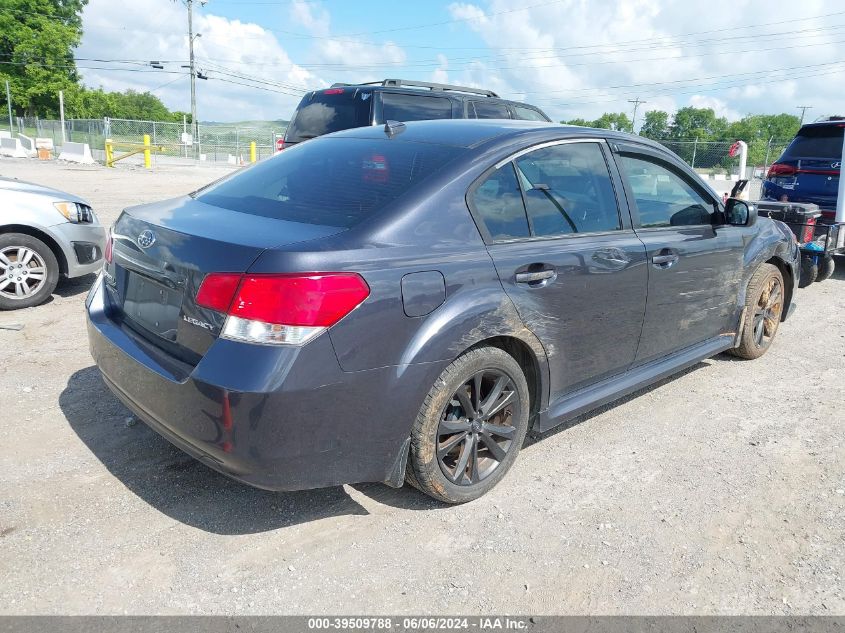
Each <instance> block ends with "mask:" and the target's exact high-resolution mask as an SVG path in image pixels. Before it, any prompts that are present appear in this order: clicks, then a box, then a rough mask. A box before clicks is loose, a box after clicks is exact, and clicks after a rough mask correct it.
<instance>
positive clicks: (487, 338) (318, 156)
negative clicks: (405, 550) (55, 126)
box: [86, 120, 799, 503]
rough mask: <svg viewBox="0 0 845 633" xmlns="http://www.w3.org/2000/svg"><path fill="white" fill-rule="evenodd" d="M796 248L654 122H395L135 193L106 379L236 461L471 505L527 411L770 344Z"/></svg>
mask: <svg viewBox="0 0 845 633" xmlns="http://www.w3.org/2000/svg"><path fill="white" fill-rule="evenodd" d="M798 257H799V255H798V249H797V245H796V244H795V242H794V240H793V238H792V233H791V232H790V231H789V229H788V228H787V227H786V226H785V225H783V224H781V223H779V222H777V221H773V220H770V219H767V218H758V217H757V214H756V212H755V210H754V208H753V207H752V206H751V205H749V204H747V203H745V202H742V201H739V200H729V201H728V203H727V204H726V205H723V204H722V202H721V201H720V200H719V198H718V197H717V196H715V195H714V194H713V192H712V191H711V190H710V189H709V188H708V187H707V186H706V185H705V184H703V183H702V182H701V181H700V180H699V179H698V177H697V176H696V174H695V173H694V172H693V171H692V170H690V169H689V168H688V167H687V166H686V165H685V164H684V163H683V162H682V161H681V160H680V159H678V158H677V157H676V156H675V155H674V154H672V153H671V152H669V151H667V150H666V149H664V148H663V147H661V146H659V145H657V144H655V143H652V142H650V141H648V140H645V139H642V138H640V137H636V136H630V135H627V134H622V133H616V132H610V131H608V130H593V129H587V128H578V127H565V126H559V125H553V124H543V123H533V122H518V121H495V120H487V121H466V120H450V121H421V122H409V123H407V124H406V125H403V124H401V123H397V122H393V121H390V122H388V123H387V124H386V125H385V126H383V127H368V128H359V129H354V130H347V131H344V132H339V133H337V134H331V135H327V136H324V137H320V138H318V139H315V140H313V141H310V142H308V143H303V144H301V145H297V146H295V147H293V148H291V149H289V150H285V151H284V152H282V153H280V154H278V155H277V156H274V157H273V158H271V159H268V160H265V161H262V162H260V163H258V164H256V165H255V166H253V167H250V168H248V169H246V170H244V171H242V172H238V173H236V174H234V175H232V176H230V177H228V178H226V179H224V180H221V181H218V182H216V183H214V184H212V185H210V186H208V187H206V188H204V189H201V190H199V191H197V192H195V193H193V194H191V195H188V196H184V197H181V198H176V199H174V200H169V201H165V202H160V203H156V204H147V205H143V206H138V207H133V208H130V209H126V210H125V211H124V212H123V213H122V214H121V216H120V218H119V219H118V221H117V223H116V224H115V226H114V228H113V232H112V235H111V238H110V241H109V243H108V246H107V250H106V263H105V265H104V270H103V273H102V275H101V278H100V280H99V281H98V283H96V284H95V286H94V288H93V289H92V291H91V293H90V295H89V297H88V299H87V303H86V305H87V314H88V332H89V337H90V346H91V352H92V354H93V357H94V359H95V360H96V363H97V365H98V366H99V368H100V370H101V371H102V375H103V378H104V380H105V382H106V384H107V385H108V386H109V387H110V388H111V390H112V391H113V392H114V393H115V394H116V395H117V396H118V397H119V398H120V399H121V400H122V401H123V402H124V403H125V404H126V405H127V406H128V407H129V408H130V409H131V410H132V411H133V412H134V413H135V414H137V415H138V417H140V418H141V419H142V420H143V421H145V422H146V423H147V424H148V425H149V426H150V427H152V428H153V429H155V430H156V431H157V432H159V433H160V434H161V435H163V436H164V437H165V438H167V439H168V440H170V441H171V442H172V443H174V444H175V445H176V446H178V447H180V448H181V449H183V450H184V451H185V452H186V453H189V454H190V455H192V456H194V457H195V458H197V459H199V460H200V461H202V462H204V463H205V464H207V465H209V466H211V467H212V468H214V469H216V470H219V471H220V472H222V473H225V474H227V475H229V476H231V477H234V478H236V479H239V480H241V481H243V482H246V483H248V484H251V485H253V486H257V487H260V488H266V489H271V490H293V489H304V488H313V487H321V486H331V485H338V484H344V483H355V482H368V481H375V482H386V483H388V484H389V485H392V486H396V487H398V486H401V485H402V484H403V482H404V481H408V482H410V483H411V484H412V485H414V486H416V487H417V488H419V489H420V490H422V491H424V492H425V493H428V494H429V495H431V496H433V497H435V498H437V499H440V500H442V501H445V502H450V503H460V502H465V501H470V500H472V499H475V498H477V497H479V496H480V495H482V494H484V493H485V492H487V491H488V490H490V489H491V488H492V487H493V486H495V485H496V484H497V483H498V482H499V481H500V480H501V479H502V477H503V476H504V475H505V473H506V472H507V471H508V469H509V468H510V466H511V465H512V464H513V462H514V460H515V458H516V456H517V453H518V452H519V450H520V447H521V446H522V444H523V441H524V439H525V436H526V433H527V432H528V431H529V430H533V431H534V432H543V431H546V430H548V429H551V428H552V427H554V426H556V425H559V424H561V423H562V422H564V421H566V420H568V419H571V418H573V417H574V416H577V415H579V414H581V413H582V412H584V411H587V410H589V409H592V408H594V407H596V406H599V405H601V404H603V403H606V402H609V401H612V400H614V399H616V398H619V397H620V396H623V395H625V394H628V393H630V392H632V391H634V390H636V389H639V388H641V387H643V386H645V385H648V384H650V383H653V382H655V381H657V380H659V379H661V378H664V377H666V376H668V375H670V374H673V373H675V372H678V371H679V370H681V369H683V368H685V367H687V366H690V365H692V364H695V363H697V362H699V361H700V360H702V359H705V358H707V357H709V356H713V355H715V354H718V353H720V352H724V351H730V352H732V353H734V354H736V355H738V356H740V357H743V358H756V357H758V356H760V355H762V354H763V353H764V352H765V351H766V350H767V349H768V348H769V347H770V346H771V344H772V341H773V339H774V337H775V334H776V333H777V330H778V325H779V324H780V322H781V321H782V320H783V319H785V318H786V316H787V315H788V314H789V312H790V307H791V306H792V295H793V289H794V287H795V284H796V280H797V275H798Z"/></svg>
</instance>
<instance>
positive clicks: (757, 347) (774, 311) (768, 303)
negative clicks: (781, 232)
mask: <svg viewBox="0 0 845 633" xmlns="http://www.w3.org/2000/svg"><path fill="white" fill-rule="evenodd" d="M784 298H785V294H784V286H783V275H781V273H780V271H779V270H778V269H777V267H776V266H773V265H772V264H762V265H761V266H760V268H758V269H757V270H756V271H755V272H754V274H753V275H752V276H751V281H749V282H748V294H747V296H746V299H745V307H746V311H745V323H744V324H743V327H742V332H741V333H740V341H739V342H740V344H739V347H737V348H735V349H733V350H731V353H733V354H734V356H739V357H740V358H748V359H753V358H759V357H760V356H762V355H763V354H765V353H766V350H767V349H769V346H770V345H771V344H772V340H774V338H775V334H776V333H777V331H778V326H779V325H780V320H781V315H782V314H783V302H784Z"/></svg>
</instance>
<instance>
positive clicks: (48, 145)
mask: <svg viewBox="0 0 845 633" xmlns="http://www.w3.org/2000/svg"><path fill="white" fill-rule="evenodd" d="M35 148H36V149H48V150H50V151H51V152H52V151H53V150H54V149H56V148H55V146H54V145H53V139H51V138H39V137H36V139H35Z"/></svg>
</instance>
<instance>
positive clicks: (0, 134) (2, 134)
mask: <svg viewBox="0 0 845 633" xmlns="http://www.w3.org/2000/svg"><path fill="white" fill-rule="evenodd" d="M0 138H12V133H11V132H9V131H8V130H0Z"/></svg>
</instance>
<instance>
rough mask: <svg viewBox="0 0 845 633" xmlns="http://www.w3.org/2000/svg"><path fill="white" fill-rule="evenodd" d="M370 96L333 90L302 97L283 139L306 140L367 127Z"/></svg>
mask: <svg viewBox="0 0 845 633" xmlns="http://www.w3.org/2000/svg"><path fill="white" fill-rule="evenodd" d="M372 101H373V100H372V93H371V92H369V91H361V90H355V89H351V90H348V89H343V88H334V89H331V90H328V91H326V92H315V93H312V94H311V95H305V97H304V98H303V99H302V101H301V102H300V104H299V107H298V108H297V110H296V115H295V116H294V117H293V121H291V122H290V125H289V126H288V129H287V132H286V134H285V140H286V141H288V142H291V143H298V142H300V141H307V140H308V139H311V138H316V137H317V136H322V135H323V134H330V133H331V132H339V131H340V130H348V129H350V128H355V127H364V126H366V125H369V124H370V118H371V108H372Z"/></svg>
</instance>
